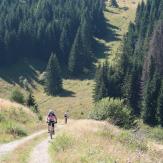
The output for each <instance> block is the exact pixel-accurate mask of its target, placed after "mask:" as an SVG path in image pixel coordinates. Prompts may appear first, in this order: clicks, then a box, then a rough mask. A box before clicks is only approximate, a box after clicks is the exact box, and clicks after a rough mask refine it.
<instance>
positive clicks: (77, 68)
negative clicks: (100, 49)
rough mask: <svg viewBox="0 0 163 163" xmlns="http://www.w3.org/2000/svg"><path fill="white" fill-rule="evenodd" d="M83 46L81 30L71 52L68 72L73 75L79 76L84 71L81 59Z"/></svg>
mask: <svg viewBox="0 0 163 163" xmlns="http://www.w3.org/2000/svg"><path fill="white" fill-rule="evenodd" d="M81 53H82V45H81V35H80V28H79V29H78V31H77V34H76V37H75V40H74V43H73V45H72V49H71V52H70V57H69V63H68V70H69V72H70V74H71V75H73V76H78V75H79V74H80V73H82V71H83V67H82V65H83V60H82V58H81Z"/></svg>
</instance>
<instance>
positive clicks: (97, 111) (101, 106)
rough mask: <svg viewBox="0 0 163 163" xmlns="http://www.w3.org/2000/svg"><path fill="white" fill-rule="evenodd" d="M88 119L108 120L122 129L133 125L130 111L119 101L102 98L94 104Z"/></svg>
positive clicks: (122, 101)
mask: <svg viewBox="0 0 163 163" xmlns="http://www.w3.org/2000/svg"><path fill="white" fill-rule="evenodd" d="M90 117H91V118H93V119H95V120H108V121H110V122H112V123H113V124H115V125H118V126H120V127H124V128H130V127H132V126H133V125H134V124H135V123H134V117H133V116H132V114H131V109H130V108H129V107H128V106H126V105H125V104H124V100H121V99H114V98H104V99H102V100H100V101H99V102H97V103H95V106H94V108H93V110H92V112H91V114H90Z"/></svg>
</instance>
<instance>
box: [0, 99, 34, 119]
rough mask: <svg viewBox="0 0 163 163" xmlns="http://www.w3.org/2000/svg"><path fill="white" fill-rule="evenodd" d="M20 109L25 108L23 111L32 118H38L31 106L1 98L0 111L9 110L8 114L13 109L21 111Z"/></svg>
mask: <svg viewBox="0 0 163 163" xmlns="http://www.w3.org/2000/svg"><path fill="white" fill-rule="evenodd" d="M20 109H23V111H24V112H25V113H26V114H27V115H28V116H30V117H31V118H36V115H35V114H34V113H33V112H32V111H31V110H30V109H29V108H27V107H25V106H23V105H21V104H18V103H16V102H12V101H9V100H5V99H0V113H3V112H7V113H8V114H11V113H13V111H14V112H20Z"/></svg>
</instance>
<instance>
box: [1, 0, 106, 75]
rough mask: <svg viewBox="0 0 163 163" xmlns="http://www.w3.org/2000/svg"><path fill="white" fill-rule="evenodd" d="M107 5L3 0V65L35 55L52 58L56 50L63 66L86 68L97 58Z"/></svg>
mask: <svg viewBox="0 0 163 163" xmlns="http://www.w3.org/2000/svg"><path fill="white" fill-rule="evenodd" d="M103 5H104V3H103V1H102V0H76V1H69V0H34V1H33V0H23V1H20V0H12V1H11V0H2V1H0V11H1V12H0V22H1V23H0V65H1V66H4V65H6V66H8V65H9V64H13V63H15V62H16V61H17V60H20V59H21V58H31V57H32V58H36V59H42V60H46V61H48V59H49V57H50V55H51V53H52V52H53V53H55V54H56V55H57V57H58V60H59V63H60V65H61V67H62V69H65V68H66V69H67V68H68V69H69V72H70V73H71V74H72V75H77V74H79V73H81V72H83V69H84V68H89V67H90V66H91V63H92V60H93V58H94V55H93V35H94V34H95V33H96V32H97V29H98V31H99V29H100V28H99V24H100V22H101V21H103ZM81 60H82V62H80V61H81Z"/></svg>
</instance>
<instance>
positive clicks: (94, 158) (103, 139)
mask: <svg viewBox="0 0 163 163" xmlns="http://www.w3.org/2000/svg"><path fill="white" fill-rule="evenodd" d="M126 133H128V131H125V130H121V129H119V128H117V127H115V126H113V125H111V124H108V123H106V122H97V121H93V120H78V121H73V120H72V121H70V122H69V124H68V125H67V126H66V127H65V128H64V131H63V133H60V134H59V135H58V137H62V136H63V135H65V134H66V135H67V136H68V139H67V141H70V143H67V147H64V150H58V151H55V150H54V149H53V148H54V146H53V145H52V146H51V156H52V157H53V159H54V160H55V161H56V162H58V163H60V162H62V163H73V162H74V163H82V162H87V163H92V162H94V163H97V162H106V163H110V162H115V161H116V162H120V163H126V162H133V163H140V162H141V163H150V162H151V163H152V162H160V161H162V160H163V155H162V152H161V150H159V151H156V150H155V149H153V148H152V146H151V147H150V146H149V144H148V143H147V142H145V141H144V140H142V141H140V142H137V141H135V140H133V142H132V141H131V142H130V141H129V140H130V139H131V136H130V135H128V134H127V135H126ZM123 135H125V136H126V137H124V136H123ZM69 137H71V139H70V138H69ZM55 141H56V140H55ZM57 141H59V138H58V139H57ZM54 143H56V142H54ZM60 143H61V144H59V143H58V144H57V146H60V145H61V147H62V142H60ZM138 143H140V144H138ZM141 147H144V148H141ZM61 149H62V148H61ZM141 149H142V150H141Z"/></svg>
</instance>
